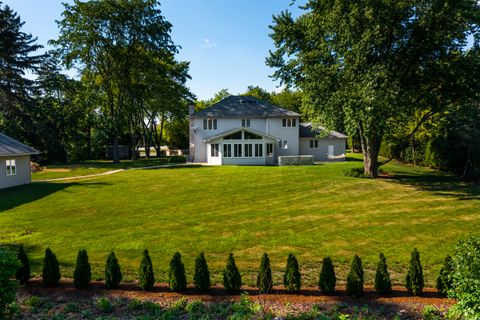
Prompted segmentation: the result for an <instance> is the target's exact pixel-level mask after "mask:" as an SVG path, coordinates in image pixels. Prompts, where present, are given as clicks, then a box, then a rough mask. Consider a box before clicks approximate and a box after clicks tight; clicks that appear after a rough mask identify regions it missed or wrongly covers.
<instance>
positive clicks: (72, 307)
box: [63, 302, 80, 313]
mask: <svg viewBox="0 0 480 320" xmlns="http://www.w3.org/2000/svg"><path fill="white" fill-rule="evenodd" d="M63 311H65V312H66V313H78V312H80V307H79V306H78V303H76V302H69V303H67V304H66V305H65V308H64V309H63Z"/></svg>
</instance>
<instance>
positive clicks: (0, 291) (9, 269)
mask: <svg viewBox="0 0 480 320" xmlns="http://www.w3.org/2000/svg"><path fill="white" fill-rule="evenodd" d="M19 265H20V264H19V262H18V260H17V259H16V258H15V254H13V253H12V252H10V251H8V250H6V249H3V248H0V319H2V318H3V317H4V316H6V314H7V312H8V306H9V305H10V304H11V303H12V302H14V301H15V292H16V288H17V284H16V283H15V281H12V280H11V279H12V277H13V276H15V272H16V270H17V268H18V266H19Z"/></svg>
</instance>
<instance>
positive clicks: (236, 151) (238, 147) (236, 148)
mask: <svg viewBox="0 0 480 320" xmlns="http://www.w3.org/2000/svg"><path fill="white" fill-rule="evenodd" d="M242 148H243V145H242V144H241V143H234V144H233V157H234V158H241V157H242V154H243V153H242Z"/></svg>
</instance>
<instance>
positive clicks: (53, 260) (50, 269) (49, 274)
mask: <svg viewBox="0 0 480 320" xmlns="http://www.w3.org/2000/svg"><path fill="white" fill-rule="evenodd" d="M42 278H43V285H44V286H47V287H53V286H56V285H58V282H59V281H60V268H59V266H58V260H57V257H56V256H55V254H54V253H53V252H52V250H50V248H47V249H46V250H45V257H44V258H43V269H42Z"/></svg>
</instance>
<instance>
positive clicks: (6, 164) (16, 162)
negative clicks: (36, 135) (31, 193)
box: [0, 133, 39, 189]
mask: <svg viewBox="0 0 480 320" xmlns="http://www.w3.org/2000/svg"><path fill="white" fill-rule="evenodd" d="M38 153H39V152H38V151H37V150H35V149H33V148H31V147H29V146H27V145H25V144H23V143H21V142H20V141H17V140H15V139H13V138H10V137H9V136H7V135H5V134H3V133H0V189H4V188H10V187H15V186H19V185H22V184H29V183H31V182H32V175H31V171H30V156H31V155H33V154H38Z"/></svg>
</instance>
